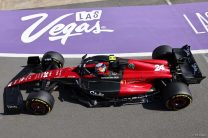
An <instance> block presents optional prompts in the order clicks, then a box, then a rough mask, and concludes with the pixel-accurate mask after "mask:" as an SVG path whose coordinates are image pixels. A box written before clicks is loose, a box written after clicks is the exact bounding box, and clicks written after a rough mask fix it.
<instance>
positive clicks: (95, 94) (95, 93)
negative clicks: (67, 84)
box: [90, 91, 104, 97]
mask: <svg viewBox="0 0 208 138" xmlns="http://www.w3.org/2000/svg"><path fill="white" fill-rule="evenodd" d="M90 94H91V95H94V96H101V97H102V96H104V94H103V93H101V92H96V91H90Z"/></svg>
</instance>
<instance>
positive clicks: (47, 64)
mask: <svg viewBox="0 0 208 138" xmlns="http://www.w3.org/2000/svg"><path fill="white" fill-rule="evenodd" d="M41 63H42V68H43V70H44V71H45V70H51V69H57V68H62V67H63V66H64V57H63V56H62V55H61V54H60V53H58V52H54V51H49V52H47V53H45V54H44V55H43V58H42V61H41Z"/></svg>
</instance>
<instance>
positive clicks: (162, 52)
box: [152, 45, 172, 60]
mask: <svg viewBox="0 0 208 138" xmlns="http://www.w3.org/2000/svg"><path fill="white" fill-rule="evenodd" d="M171 56H172V48H171V47H170V46H167V45H161V46H158V47H157V48H155V49H154V51H153V52H152V59H165V60H169V59H170V58H171Z"/></svg>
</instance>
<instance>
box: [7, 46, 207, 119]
mask: <svg viewBox="0 0 208 138" xmlns="http://www.w3.org/2000/svg"><path fill="white" fill-rule="evenodd" d="M63 65H64V58H63V56H62V55H61V54H59V53H57V52H53V51H50V52H47V53H45V54H44V55H43V57H42V59H41V60H40V58H39V57H28V61H27V66H26V67H25V68H24V69H23V70H22V72H20V73H19V74H18V75H17V76H16V77H15V78H14V79H13V80H12V81H11V82H9V83H8V85H7V86H6V87H5V90H4V113H5V114H18V113H21V112H28V113H31V114H39V115H41V114H47V113H48V112H50V111H51V110H52V108H53V105H54V98H53V96H52V94H51V93H52V92H53V91H59V92H60V97H59V98H60V99H61V100H63V99H64V97H63V95H62V94H61V93H62V91H65V92H66V93H67V96H68V98H69V99H72V100H75V101H77V102H79V103H81V104H83V105H85V106H87V107H102V106H120V105H125V104H137V103H149V102H153V101H155V100H160V101H162V102H164V105H165V106H166V107H167V109H169V110H180V109H182V108H185V107H187V106H188V105H189V104H190V103H191V102H192V96H191V93H190V90H189V88H188V86H189V84H197V83H200V82H201V80H202V79H204V78H205V77H204V76H202V73H201V72H200V69H199V67H198V65H197V63H196V61H195V59H194V57H193V55H192V53H191V51H190V46H188V45H186V46H183V47H182V48H171V47H170V46H166V45H162V46H159V47H157V48H156V49H155V50H154V51H153V53H152V59H123V58H119V57H116V56H114V55H109V56H107V55H98V56H93V57H87V55H85V56H83V57H82V60H81V63H80V64H79V65H78V66H75V67H65V68H63ZM22 90H24V91H26V92H27V93H29V95H28V97H27V99H26V100H23V97H22V94H21V91H22Z"/></svg>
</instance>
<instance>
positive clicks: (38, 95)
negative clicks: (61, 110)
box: [26, 91, 55, 115]
mask: <svg viewBox="0 0 208 138" xmlns="http://www.w3.org/2000/svg"><path fill="white" fill-rule="evenodd" d="M54 101H55V100H54V98H53V96H52V95H51V94H50V93H48V92H46V91H39V92H31V93H30V94H29V95H28V97H27V100H26V109H27V110H28V111H29V112H30V113H31V114H35V115H45V114H47V113H49V112H50V111H51V110H52V108H53V105H54Z"/></svg>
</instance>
